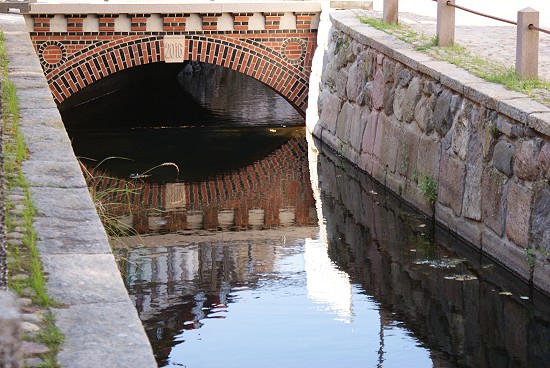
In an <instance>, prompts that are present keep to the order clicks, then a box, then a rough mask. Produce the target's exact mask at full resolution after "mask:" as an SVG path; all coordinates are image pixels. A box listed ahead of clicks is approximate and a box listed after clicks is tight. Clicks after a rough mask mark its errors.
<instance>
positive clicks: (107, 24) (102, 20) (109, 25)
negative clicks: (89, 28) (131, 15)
mask: <svg viewBox="0 0 550 368" xmlns="http://www.w3.org/2000/svg"><path fill="white" fill-rule="evenodd" d="M97 16H98V18H99V32H114V31H115V19H116V18H118V16H119V15H118V14H98V15H97Z"/></svg>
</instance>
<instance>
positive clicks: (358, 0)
mask: <svg viewBox="0 0 550 368" xmlns="http://www.w3.org/2000/svg"><path fill="white" fill-rule="evenodd" d="M330 7H331V8H332V9H342V10H343V9H363V10H372V1H365V0H330Z"/></svg>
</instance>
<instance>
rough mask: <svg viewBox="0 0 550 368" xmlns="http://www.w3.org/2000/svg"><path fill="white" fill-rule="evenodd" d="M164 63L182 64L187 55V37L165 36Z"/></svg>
mask: <svg viewBox="0 0 550 368" xmlns="http://www.w3.org/2000/svg"><path fill="white" fill-rule="evenodd" d="M163 46H164V62H165V63H182V62H183V55H184V53H185V36H174V35H166V36H164V42H163Z"/></svg>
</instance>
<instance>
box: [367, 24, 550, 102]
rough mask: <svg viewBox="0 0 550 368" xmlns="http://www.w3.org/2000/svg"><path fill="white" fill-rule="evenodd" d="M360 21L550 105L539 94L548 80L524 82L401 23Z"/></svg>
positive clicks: (547, 87) (500, 67) (547, 86)
mask: <svg viewBox="0 0 550 368" xmlns="http://www.w3.org/2000/svg"><path fill="white" fill-rule="evenodd" d="M359 20H360V21H361V22H362V23H365V24H368V25H370V26H371V27H373V28H375V29H377V30H380V31H384V32H386V33H388V34H390V35H393V36H395V37H396V38H398V39H400V40H402V41H404V42H406V43H408V44H411V45H412V46H414V47H415V49H416V50H417V51H421V52H424V53H427V54H429V55H431V56H432V57H433V58H434V59H437V60H444V61H447V62H449V63H451V64H454V65H456V66H458V67H460V68H462V69H465V70H467V71H469V72H470V73H472V74H474V75H476V76H478V77H480V78H482V79H484V80H486V81H488V82H493V83H498V84H502V85H503V86H505V87H506V88H508V89H510V90H512V91H516V92H520V93H523V94H526V95H528V96H529V97H531V98H533V99H535V100H537V101H539V102H541V103H543V104H546V105H550V97H548V94H546V95H545V96H541V95H540V94H538V92H540V91H549V90H550V82H549V81H546V80H543V79H540V78H537V79H521V78H519V76H518V75H517V74H516V72H515V70H514V69H513V68H507V67H505V66H503V65H501V64H499V63H496V62H492V61H490V60H487V59H486V58H481V57H479V56H476V55H474V54H472V53H471V52H469V51H468V50H467V49H466V48H465V47H463V46H461V45H457V44H454V45H451V46H448V47H439V46H438V43H439V42H438V39H437V37H435V36H434V37H432V38H429V37H428V36H426V35H425V34H424V33H419V32H416V31H414V30H412V29H411V28H409V27H407V26H404V25H401V24H398V25H396V24H388V23H386V22H384V21H383V20H382V19H380V18H368V17H366V16H362V15H361V16H359Z"/></svg>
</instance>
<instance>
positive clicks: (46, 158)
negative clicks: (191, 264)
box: [0, 14, 157, 367]
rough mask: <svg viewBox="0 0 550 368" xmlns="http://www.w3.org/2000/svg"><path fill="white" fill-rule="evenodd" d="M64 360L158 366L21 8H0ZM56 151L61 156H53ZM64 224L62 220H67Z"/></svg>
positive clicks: (82, 364)
mask: <svg viewBox="0 0 550 368" xmlns="http://www.w3.org/2000/svg"><path fill="white" fill-rule="evenodd" d="M0 24H1V27H2V31H3V32H4V38H5V44H6V49H7V52H8V57H9V60H10V67H9V73H10V78H11V80H12V82H13V83H14V85H15V87H16V89H17V97H18V99H19V105H20V110H21V116H20V119H19V125H20V129H21V132H22V133H23V136H24V139H25V143H26V144H27V147H28V148H29V151H30V157H29V159H28V160H27V161H26V162H25V163H24V164H23V172H24V175H25V178H26V179H27V181H28V183H29V191H30V194H31V199H32V200H33V203H34V205H35V207H36V210H37V215H36V224H37V226H36V227H35V231H36V233H37V237H38V246H39V249H40V254H41V258H42V261H43V264H44V270H45V272H46V273H47V274H48V283H47V289H48V292H49V294H50V295H51V296H52V297H54V298H55V299H56V301H57V302H59V303H60V305H62V307H59V308H57V309H54V310H53V312H54V313H55V315H56V318H57V323H56V324H57V326H58V327H59V329H60V330H61V332H62V333H63V334H64V335H65V342H64V344H63V345H62V346H61V348H62V350H61V351H60V353H59V355H58V362H59V364H60V365H61V366H62V367H98V366H101V367H156V366H157V364H156V362H155V359H154V356H153V353H152V349H151V345H150V343H149V340H148V338H147V336H146V334H145V330H144V329H143V326H142V324H141V321H140V319H139V317H138V314H137V312H136V310H135V308H134V306H133V304H132V302H131V301H130V298H129V296H128V293H127V291H126V289H125V287H124V283H123V281H122V277H121V275H120V273H119V271H118V268H117V265H116V262H115V259H114V257H113V254H112V252H111V249H110V246H109V243H108V239H107V235H106V233H105V230H104V229H103V226H102V225H101V222H100V220H99V217H98V215H97V213H96V211H95V208H94V206H93V203H92V201H91V199H90V196H89V193H88V191H87V188H86V184H85V181H84V178H83V176H82V173H81V171H80V167H79V165H78V162H77V160H76V158H75V156H74V153H73V151H72V147H71V145H70V141H69V139H68V137H67V133H66V131H65V128H64V126H63V122H62V120H61V116H60V114H59V112H58V110H57V107H56V105H55V103H54V101H53V97H52V96H51V93H50V91H49V88H48V85H47V82H46V78H45V77H44V75H43V73H42V70H41V68H40V64H39V63H38V58H37V56H36V54H35V51H34V48H33V46H32V44H31V41H30V38H29V35H28V33H27V31H26V28H25V21H24V19H23V17H22V16H21V15H4V14H3V15H0ZM58 157H59V158H58ZM64 224H65V225H66V226H64Z"/></svg>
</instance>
